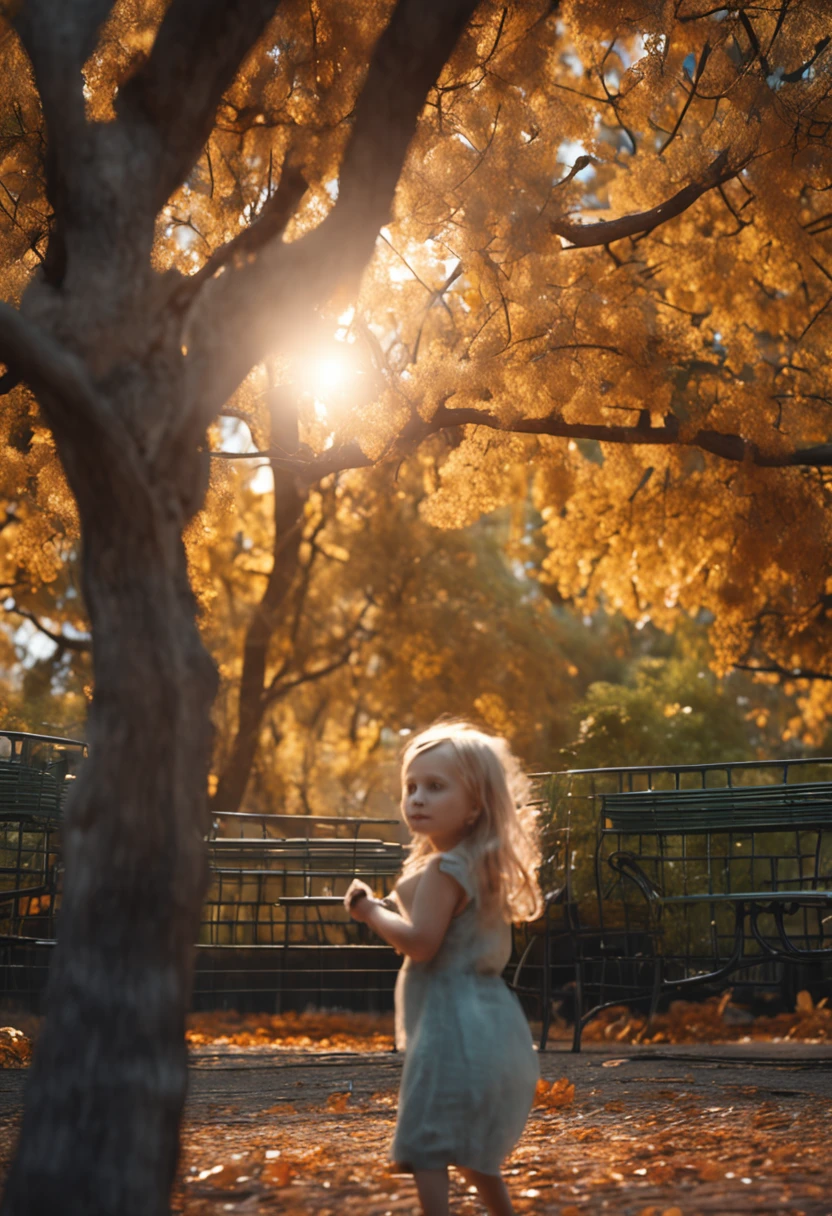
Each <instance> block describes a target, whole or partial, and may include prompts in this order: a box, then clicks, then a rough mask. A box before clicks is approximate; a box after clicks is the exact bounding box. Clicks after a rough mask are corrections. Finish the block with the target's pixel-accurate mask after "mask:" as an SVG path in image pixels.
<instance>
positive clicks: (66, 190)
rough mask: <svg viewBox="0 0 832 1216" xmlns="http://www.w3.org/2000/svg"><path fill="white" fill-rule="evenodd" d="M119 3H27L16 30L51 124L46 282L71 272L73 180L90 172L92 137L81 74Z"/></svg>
mask: <svg viewBox="0 0 832 1216" xmlns="http://www.w3.org/2000/svg"><path fill="white" fill-rule="evenodd" d="M114 3H115V0H72V3H70V2H69V0H26V2H25V3H24V5H23V7H22V9H21V12H20V15H19V17H18V18H17V22H16V27H17V32H18V34H19V35H20V40H21V42H22V43H23V45H24V47H25V48H26V53H27V54H28V56H29V58H30V59H31V61H32V68H33V69H34V73H35V83H36V84H37V87H38V92H39V94H40V99H41V105H42V106H43V113H44V117H45V119H46V129H47V136H48V138H47V146H46V194H47V198H48V199H49V202H50V204H51V206H52V210H53V212H54V214H55V227H54V229H53V231H52V233H51V235H50V238H49V245H48V249H47V253H46V258H45V261H44V273H45V275H46V278H47V281H49V282H51V283H54V284H58V283H60V282H61V280H62V279H63V276H64V273H65V269H66V256H67V254H66V233H65V226H66V223H67V218H68V212H69V210H70V199H71V197H72V195H73V192H74V190H73V181H74V179H75V178H76V176H77V174H79V173H83V172H84V170H85V167H86V166H85V160H86V157H85V156H84V155H83V154H82V148H83V146H84V144H85V143H86V141H87V139H88V137H89V127H88V124H87V120H86V112H85V103H84V93H83V84H84V81H83V77H82V75H81V69H82V68H83V66H84V64H85V63H86V61H87V59H88V58H89V56H90V55H91V54H92V52H93V50H94V49H95V44H96V40H97V37H98V31H99V29H100V27H101V25H102V24H103V22H104V21H105V20H106V19H107V17H108V16H109V13H110V10H111V9H112V7H113V4H114Z"/></svg>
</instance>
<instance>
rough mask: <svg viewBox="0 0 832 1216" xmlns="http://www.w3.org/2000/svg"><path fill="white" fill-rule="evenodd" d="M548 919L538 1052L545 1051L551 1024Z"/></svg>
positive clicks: (544, 939) (544, 946)
mask: <svg viewBox="0 0 832 1216" xmlns="http://www.w3.org/2000/svg"><path fill="white" fill-rule="evenodd" d="M549 953H550V951H549V918H548V916H547V918H546V928H545V931H544V934H543V976H542V979H541V986H540V987H541V990H540V1003H541V1005H542V1009H541V1031H540V1050H541V1051H545V1050H546V1042H547V1040H548V1038H549V1027H550V1026H551V1024H552V972H551V966H552V960H551V958H550V957H549Z"/></svg>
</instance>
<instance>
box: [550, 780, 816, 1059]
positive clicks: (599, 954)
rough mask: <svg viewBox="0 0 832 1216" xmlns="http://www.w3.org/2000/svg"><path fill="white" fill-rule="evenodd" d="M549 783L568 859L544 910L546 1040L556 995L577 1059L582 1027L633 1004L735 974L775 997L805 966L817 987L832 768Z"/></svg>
mask: <svg viewBox="0 0 832 1216" xmlns="http://www.w3.org/2000/svg"><path fill="white" fill-rule="evenodd" d="M801 778H802V779H801ZM806 778H810V779H808V780H807V779H806ZM821 778H824V779H821ZM558 782H559V793H558V795H557V796H556V797H555V800H554V806H555V814H556V815H557V816H558V817H559V818H560V819H561V821H562V820H563V819H565V820H566V827H567V832H568V834H569V835H571V841H570V843H569V845H568V852H569V856H570V857H571V858H573V859H575V858H577V860H573V863H572V865H571V866H570V867H569V868H568V870H567V872H566V875H565V885H564V889H563V891H562V892H561V893H560V897H559V899H558V900H557V901H554V902H553V903H552V904H551V905H550V906H549V908H548V909H547V917H546V922H545V934H544V936H545V946H544V950H545V957H546V959H547V960H548V965H547V966H546V968H545V969H544V970H545V987H546V992H545V994H544V996H545V1000H546V1001H548V1007H547V1008H546V1009H544V1031H543V1041H544V1043H545V1036H546V1034H547V1032H548V1021H549V1018H550V1017H551V1001H552V1000H554V999H558V998H560V999H561V1000H564V999H565V1000H567V1001H568V1002H569V1003H570V1004H572V1005H573V1008H574V1034H573V1050H579V1049H580V1041H581V1031H582V1029H583V1027H584V1026H585V1025H586V1023H587V1022H588V1021H589V1020H590V1019H591V1018H592V1017H593V1016H595V1014H596V1013H598V1012H599V1011H600V1010H601V1009H603V1008H606V1007H609V1006H611V1005H616V1004H622V1003H631V1002H634V1001H640V1000H644V1001H647V1002H649V1007H650V1011H651V1013H652V1012H654V1011H655V1010H656V1008H657V1006H658V1004H659V1002H660V1000H661V999H662V997H663V996H667V995H677V996H682V995H684V994H685V993H686V992H687V991H688V990H691V989H695V988H697V987H698V988H703V987H704V988H707V986H709V985H711V986H712V987H714V988H716V987H717V986H719V985H724V983H725V982H726V981H727V980H728V979H729V977H733V976H736V977H737V980H736V983H737V985H742V984H747V985H748V986H749V987H755V988H765V987H770V988H773V987H783V986H787V985H788V983H789V982H792V977H793V976H795V975H797V974H798V971H797V969H802V970H801V971H800V975H801V976H802V978H803V982H805V979H806V973H807V969H808V972H809V973H810V974H811V975H814V976H815V978H821V977H822V965H823V963H824V962H825V961H829V960H832V933H830V928H829V926H830V924H832V760H828V759H808V760H790V761H783V762H780V761H769V762H742V763H735V764H712V765H678V766H657V767H655V768H649V769H648V768H616V769H600V770H594V771H593V770H586V771H574V772H572V773H564V774H560V775H559V776H558ZM593 820H594V822H595V827H594V829H592V828H591V827H590V824H591V823H592V821H593ZM593 836H594V842H593V840H592V837H593ZM593 843H594V847H593ZM589 855H594V864H593V867H590V866H589V865H588V864H587V862H586V860H585V859H586V858H587V857H588V856H589ZM593 870H594V872H593Z"/></svg>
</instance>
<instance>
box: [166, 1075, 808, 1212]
mask: <svg viewBox="0 0 832 1216" xmlns="http://www.w3.org/2000/svg"><path fill="white" fill-rule="evenodd" d="M607 1063H610V1061H607ZM613 1063H618V1064H621V1068H617V1069H615V1071H614V1072H612V1071H610V1070H603V1068H602V1066H598V1068H597V1069H596V1072H597V1073H599V1074H602V1075H603V1083H600V1082H597V1081H593V1080H591V1079H590V1077H589V1075H588V1074H585V1079H584V1084H583V1088H581V1086H580V1084H578V1085H577V1086H575V1084H574V1083H571V1082H569V1081H568V1080H567V1079H566V1078H564V1077H558V1076H556V1075H555V1076H554V1077H553V1079H551V1080H546V1081H543V1082H541V1091H540V1092H539V1094H538V1100H537V1102H536V1103H535V1107H534V1109H533V1111H532V1114H531V1117H530V1119H529V1123H528V1126H527V1128H526V1132H525V1134H524V1136H523V1138H522V1140H521V1142H520V1144H519V1146H518V1148H517V1150H516V1151H515V1153H514V1154H513V1155H512V1157H511V1158H510V1160H509V1162H508V1163H507V1173H508V1178H509V1183H510V1186H511V1188H512V1194H513V1196H514V1200H515V1206H516V1208H517V1211H518V1212H520V1213H552V1214H553V1216H583V1214H584V1213H590V1214H600V1213H604V1212H610V1213H616V1214H624V1213H626V1214H629V1216H698V1214H700V1213H701V1214H702V1216H705V1214H708V1216H717V1214H718V1216H729V1214H730V1213H762V1212H769V1211H771V1212H774V1211H778V1210H786V1211H788V1212H790V1213H792V1214H793V1216H798V1214H799V1213H803V1214H804V1216H821V1214H822V1213H826V1212H828V1210H829V1208H828V1204H827V1202H826V1199H825V1196H826V1195H828V1192H829V1182H830V1178H829V1170H828V1168H827V1166H826V1165H825V1162H826V1157H827V1153H826V1147H827V1108H828V1104H827V1102H826V1101H825V1100H824V1099H822V1098H819V1097H806V1096H799V1095H795V1093H794V1092H792V1093H791V1094H789V1093H788V1090H787V1087H786V1086H785V1085H784V1086H783V1090H784V1092H783V1093H781V1094H777V1093H773V1092H772V1091H771V1090H770V1089H767V1088H765V1086H764V1085H763V1086H761V1085H756V1084H751V1083H743V1082H745V1081H748V1082H750V1081H751V1080H752V1079H754V1080H757V1079H758V1078H756V1077H753V1075H749V1076H747V1077H746V1076H745V1075H743V1074H740V1075H739V1076H735V1075H734V1074H733V1073H731V1084H730V1085H729V1086H727V1087H726V1086H723V1090H722V1091H721V1092H720V1095H719V1096H718V1097H716V1098H715V1097H712V1096H710V1095H709V1093H708V1092H706V1091H703V1089H702V1087H701V1085H700V1087H699V1088H698V1089H697V1087H696V1086H695V1085H694V1084H692V1082H693V1081H694V1077H693V1076H692V1075H689V1074H684V1073H682V1074H681V1075H680V1076H677V1077H676V1078H674V1079H673V1080H672V1081H668V1080H666V1079H664V1078H661V1077H653V1078H649V1079H648V1080H650V1081H654V1082H656V1083H655V1084H649V1083H645V1082H644V1079H643V1078H642V1079H641V1080H642V1085H641V1091H642V1092H638V1090H636V1091H634V1090H633V1089H632V1088H631V1087H629V1086H628V1084H627V1077H626V1074H627V1071H628V1070H627V1067H626V1063H627V1062H626V1061H613ZM561 1067H562V1064H561V1062H560V1061H559V1060H558V1059H557V1056H555V1055H552V1056H546V1057H544V1072H546V1073H550V1074H551V1073H557V1072H558V1071H559V1069H560V1068H561ZM688 1067H689V1066H688ZM612 1078H614V1079H615V1081H616V1082H619V1084H618V1086H617V1088H618V1089H619V1090H620V1093H621V1096H620V1097H616V1096H610V1091H611V1090H614V1089H615V1088H616V1086H614V1085H613V1083H612ZM726 1088H727V1089H728V1090H730V1094H729V1098H730V1100H728V1101H726V1096H725V1090H726ZM306 1090H307V1085H306V1084H299V1085H298V1086H297V1089H296V1091H295V1092H296V1097H295V1100H294V1101H293V1102H292V1103H291V1104H277V1105H276V1106H275V1107H274V1108H272V1109H267V1110H266V1111H265V1112H263V1113H262V1114H260V1115H259V1116H257V1117H255V1118H253V1119H247V1118H246V1116H245V1112H244V1109H242V1108H240V1107H227V1108H223V1109H222V1110H218V1111H216V1113H215V1114H214V1115H213V1117H211V1118H210V1119H207V1120H206V1121H201V1120H196V1119H194V1120H191V1121H189V1122H188V1123H187V1124H186V1128H185V1140H184V1155H183V1160H182V1167H181V1171H180V1176H179V1180H178V1183H177V1187H176V1193H175V1201H174V1209H175V1211H176V1212H179V1213H182V1214H183V1216H214V1213H220V1212H240V1213H253V1212H258V1213H259V1212H270V1211H277V1210H279V1211H281V1212H283V1213H287V1214H288V1216H301V1214H302V1213H315V1214H317V1216H335V1214H336V1213H338V1214H339V1216H340V1213H348V1214H351V1213H355V1214H356V1216H358V1213H367V1214H368V1216H388V1214H390V1216H393V1214H394V1213H414V1214H415V1213H417V1212H418V1205H417V1202H416V1195H415V1189H414V1186H413V1183H412V1180H411V1179H410V1178H409V1177H408V1176H405V1175H395V1174H392V1173H391V1172H390V1170H389V1167H388V1165H387V1162H386V1154H387V1150H388V1147H389V1143H390V1139H391V1134H392V1129H393V1122H394V1119H395V1113H396V1090H395V1088H390V1089H383V1090H379V1091H373V1092H371V1093H366V1094H364V1095H353V1094H350V1093H349V1092H346V1091H342V1092H340V1093H339V1092H338V1091H334V1092H333V1093H332V1094H330V1095H329V1096H323V1095H320V1094H318V1093H316V1094H315V1095H314V1098H313V1100H312V1101H310V1100H309V1099H308V1098H307V1097H305V1096H304V1095H305V1091H306ZM798 1130H799V1145H796V1144H795V1139H796V1134H797V1132H798ZM453 1205H454V1206H453V1210H454V1211H455V1212H456V1213H459V1214H460V1216H463V1214H464V1216H473V1213H475V1212H479V1211H481V1208H480V1207H479V1206H478V1203H477V1201H476V1199H475V1197H473V1196H471V1195H469V1194H468V1193H467V1191H466V1189H465V1187H464V1186H463V1184H462V1181H461V1179H459V1178H458V1177H456V1178H455V1179H454V1184H453Z"/></svg>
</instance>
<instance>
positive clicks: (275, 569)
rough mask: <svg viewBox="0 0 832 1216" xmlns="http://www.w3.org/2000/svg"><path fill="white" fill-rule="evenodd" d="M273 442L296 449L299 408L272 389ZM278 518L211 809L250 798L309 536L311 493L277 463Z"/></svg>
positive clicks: (222, 810) (219, 810)
mask: <svg viewBox="0 0 832 1216" xmlns="http://www.w3.org/2000/svg"><path fill="white" fill-rule="evenodd" d="M271 442H272V447H273V448H277V449H283V450H284V451H287V452H291V451H294V450H295V449H296V448H297V444H298V434H297V409H296V406H295V405H294V403H293V402H292V401H291V400H290V399H289V398H288V397H287V396H286V395H285V393H281V392H280V391H279V390H278V391H273V393H272V440H271ZM272 474H273V476H274V519H273V529H274V530H273V533H272V568H271V572H270V574H269V578H268V582H267V583H266V588H265V591H264V592H263V598H262V599H261V601H260V603H259V604H258V605H257V607H256V608H255V609H254V613H253V615H252V617H251V620H250V621H249V623H248V627H247V629H246V634H245V640H244V642H243V669H242V674H241V676H240V692H239V702H238V710H237V729H236V732H235V734H234V740H233V742H232V744H231V749H230V752H229V755H228V759H227V761H226V763H225V765H224V766H223V769H222V772H221V773H220V774H219V780H218V782H217V788H216V790H215V791H214V796H213V797H212V799H211V813H212V814H213V815H223V814H227V813H228V812H231V811H238V810H239V809H240V805H241V803H242V801H243V798H244V797H245V792H246V788H247V786H248V783H249V778H250V777H251V770H252V767H253V766H254V759H255V757H256V755H257V749H258V747H259V746H260V730H261V727H262V725H263V716H264V714H265V712H266V710H267V708H268V706H269V704H270V702H269V699H268V697H267V690H266V670H267V664H268V657H269V648H270V646H271V642H272V639H273V637H274V635H275V632H276V631H277V629H278V628H279V626H280V625H281V624H282V623H283V620H284V618H285V608H286V600H287V597H288V595H289V591H290V590H291V588H292V585H293V583H294V580H295V576H296V574H297V572H298V551H299V549H300V543H301V539H302V536H303V507H304V503H305V501H306V498H305V496H304V495H303V494H302V493H301V492H300V490H299V488H298V485H297V481H296V478H295V477H294V476H293V475H292V474H290V473H285V472H283V471H282V470H281V469H280V468H279V467H278V466H277V464H276V462H272Z"/></svg>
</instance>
